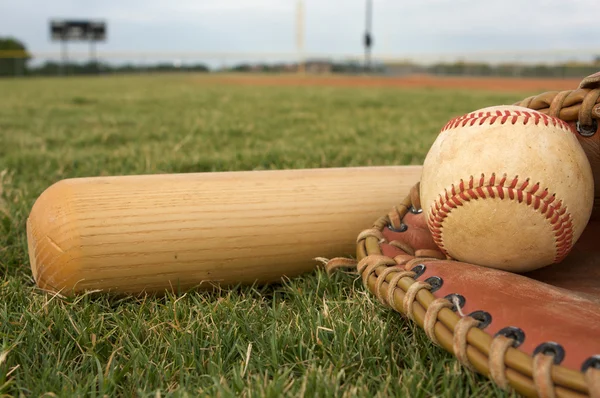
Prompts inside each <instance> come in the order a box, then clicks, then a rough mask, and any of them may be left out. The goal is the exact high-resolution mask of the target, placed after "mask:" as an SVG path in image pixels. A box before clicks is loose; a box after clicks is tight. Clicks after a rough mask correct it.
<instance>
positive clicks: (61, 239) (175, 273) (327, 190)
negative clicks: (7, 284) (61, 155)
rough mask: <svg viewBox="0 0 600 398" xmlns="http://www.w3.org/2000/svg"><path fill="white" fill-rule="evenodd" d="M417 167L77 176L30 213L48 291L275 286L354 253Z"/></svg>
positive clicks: (37, 265) (35, 257)
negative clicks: (360, 238)
mask: <svg viewBox="0 0 600 398" xmlns="http://www.w3.org/2000/svg"><path fill="white" fill-rule="evenodd" d="M420 172H421V167H420V166H383V167H353V168H335V169H305V170H277V171H241V172H215V173H191V174H168V175H167V174H163V175H143V176H115V177H90V178H75V179H67V180H63V181H59V182H57V183H56V184H54V185H52V186H51V187H49V188H48V189H47V190H46V191H45V192H43V193H42V195H40V197H39V198H38V200H37V201H36V203H35V204H34V206H33V208H32V211H31V214H30V217H29V219H28V221H27V235H28V244H29V254H30V262H31V269H32V272H33V276H34V278H35V280H36V282H37V284H38V285H39V286H40V287H41V288H43V289H46V290H50V291H61V293H62V294H67V295H69V294H74V293H77V292H82V291H85V290H98V289H99V290H106V291H112V292H123V293H133V292H141V291H147V292H156V291H164V290H169V289H182V290H186V289H189V288H193V287H198V286H199V285H200V284H202V283H203V284H204V285H205V286H206V287H209V286H210V285H211V283H217V284H221V285H228V284H237V283H254V282H258V283H269V282H275V281H278V280H280V279H281V278H282V277H284V276H285V277H293V276H296V275H299V274H302V273H304V272H308V271H311V270H313V269H314V268H315V266H316V262H315V261H314V260H313V258H315V257H333V256H343V255H346V256H347V255H351V254H353V253H354V250H355V241H356V236H357V235H358V233H360V231H362V230H363V229H364V228H365V227H368V226H369V225H371V223H372V222H373V221H375V220H376V219H377V218H378V217H380V215H381V214H382V213H385V212H386V211H388V210H390V209H391V208H392V207H393V206H394V205H396V204H397V203H399V201H400V200H401V199H402V198H403V197H404V196H405V195H406V194H407V193H408V192H409V190H410V188H411V186H412V185H414V184H415V183H416V182H417V181H418V180H419V177H420Z"/></svg>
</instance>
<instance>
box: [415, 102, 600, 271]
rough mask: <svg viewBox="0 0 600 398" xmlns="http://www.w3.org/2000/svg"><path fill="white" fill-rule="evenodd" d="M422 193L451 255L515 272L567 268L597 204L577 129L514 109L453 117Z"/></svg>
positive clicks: (436, 146)
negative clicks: (563, 265)
mask: <svg viewBox="0 0 600 398" xmlns="http://www.w3.org/2000/svg"><path fill="white" fill-rule="evenodd" d="M420 188H421V191H420V195H421V197H420V199H421V205H422V208H423V213H424V215H425V217H426V220H427V225H428V227H429V229H430V231H431V233H432V235H433V238H434V240H435V242H436V243H437V245H438V246H439V247H440V249H441V250H443V251H444V252H445V253H446V255H447V256H449V257H450V258H452V259H455V260H458V261H463V262H468V263H473V264H477V265H481V266H487V267H491V268H498V269H503V270H506V271H512V272H526V271H531V270H534V269H538V268H541V267H544V266H547V265H550V264H553V263H557V262H561V261H562V260H563V259H564V258H565V257H566V256H567V255H568V254H569V252H570V251H571V249H572V248H573V245H574V244H575V242H576V241H577V239H579V237H580V236H581V233H582V232H583V230H584V228H585V226H586V225H587V223H588V220H589V218H590V215H591V212H592V206H593V199H594V182H593V177H592V169H591V166H590V164H589V161H588V159H587V157H586V155H585V153H584V151H583V149H582V148H581V146H580V144H579V143H578V141H577V138H576V136H575V133H574V132H573V131H572V130H571V128H570V127H569V126H568V125H567V124H566V123H565V122H564V121H562V120H560V119H558V118H554V117H551V116H547V115H545V114H543V113H541V112H537V111H534V110H531V109H528V108H524V107H520V106H512V105H504V106H493V107H489V108H483V109H480V110H477V111H475V112H471V113H468V114H466V115H463V116H460V117H457V118H455V119H452V120H450V121H449V122H448V123H447V124H446V125H445V126H444V127H443V128H442V130H441V132H440V134H439V136H438V137H437V138H436V140H435V142H434V143H433V145H432V147H431V148H430V150H429V152H428V154H427V156H426V159H425V161H424V163H423V171H422V177H421V187H420Z"/></svg>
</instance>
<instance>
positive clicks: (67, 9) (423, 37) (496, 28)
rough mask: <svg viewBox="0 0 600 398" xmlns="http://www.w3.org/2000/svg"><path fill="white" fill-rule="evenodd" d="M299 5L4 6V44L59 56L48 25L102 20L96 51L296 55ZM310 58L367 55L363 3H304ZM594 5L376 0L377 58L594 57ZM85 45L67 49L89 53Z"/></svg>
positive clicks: (118, 0)
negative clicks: (102, 38)
mask: <svg viewBox="0 0 600 398" xmlns="http://www.w3.org/2000/svg"><path fill="white" fill-rule="evenodd" d="M298 1H299V0H170V1H167V0H102V1H91V0H51V1H47V0H45V1H43V0H0V37H1V36H13V37H16V38H17V39H19V40H21V41H23V42H24V43H25V45H26V46H27V48H28V49H29V50H30V51H32V52H34V53H36V52H56V53H57V54H59V53H60V45H59V44H58V43H56V42H52V41H51V40H50V36H49V21H50V19H52V18H67V19H68V18H74V19H102V20H105V21H106V23H107V27H108V39H107V41H106V42H104V43H100V44H98V46H97V51H98V52H99V53H100V54H101V53H102V52H105V53H107V54H108V53H110V52H113V53H114V52H129V53H139V52H164V53H172V52H222V53H238V52H242V53H251V52H254V53H265V52H268V53H280V52H281V53H294V52H295V51H296V33H297V32H296V9H297V4H298ZM302 3H303V4H304V49H305V52H306V53H309V54H324V55H325V54H327V55H331V56H344V55H350V56H355V55H356V56H359V55H361V54H362V53H363V51H364V47H363V34H364V31H365V8H366V6H365V4H366V0H302ZM598 15H600V1H597V0H546V1H540V0H502V1H494V2H492V1H486V0H420V1H419V0H413V1H403V0H373V37H374V46H373V54H374V56H375V57H377V55H385V56H394V57H398V58H401V57H404V56H414V55H418V54H427V55H430V54H449V56H455V57H460V56H462V55H463V54H468V53H480V52H484V53H488V52H506V53H519V54H520V55H518V57H528V54H533V53H538V52H546V51H548V52H552V51H564V50H569V51H573V52H577V51H576V50H584V51H582V52H586V51H589V50H590V49H591V50H595V49H598V51H597V52H598V53H600V23H598ZM87 49H88V47H87V46H86V45H83V44H69V50H70V51H72V52H74V53H76V52H82V53H83V54H85V53H86V51H87Z"/></svg>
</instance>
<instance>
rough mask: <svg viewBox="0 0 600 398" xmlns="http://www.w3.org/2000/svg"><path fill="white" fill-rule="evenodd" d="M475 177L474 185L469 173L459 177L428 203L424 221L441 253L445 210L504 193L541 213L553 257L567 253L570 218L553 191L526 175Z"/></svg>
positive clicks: (556, 259) (571, 233)
mask: <svg viewBox="0 0 600 398" xmlns="http://www.w3.org/2000/svg"><path fill="white" fill-rule="evenodd" d="M478 180H479V181H477V182H478V184H477V185H475V184H476V179H475V178H474V177H473V176H471V178H470V179H469V180H468V183H467V184H465V182H464V181H463V180H460V183H458V184H457V186H455V185H454V184H452V188H451V189H450V192H448V190H447V189H445V190H444V193H443V194H442V195H439V198H438V199H437V200H436V201H435V203H434V206H432V210H431V211H430V213H429V218H428V223H429V225H430V227H431V234H432V236H433V240H434V241H435V243H436V244H437V245H438V247H439V248H440V249H441V250H442V251H443V252H444V253H445V254H447V255H449V254H448V252H447V250H446V248H445V247H444V242H443V240H442V224H443V223H444V219H445V218H446V217H448V214H450V212H452V210H453V209H456V208H457V207H458V206H462V205H463V204H464V203H465V202H469V201H471V200H481V199H487V198H488V197H490V198H494V197H496V195H497V196H498V197H499V198H501V199H505V198H506V197H508V198H509V199H510V200H515V201H517V202H518V203H525V204H526V205H527V206H531V207H532V208H533V209H534V210H537V211H539V212H540V213H541V214H542V215H544V216H545V217H546V219H547V220H548V221H550V226H551V228H552V232H553V233H554V237H555V241H556V254H555V257H554V261H555V262H560V261H562V260H563V259H564V258H565V257H566V256H567V254H568V253H569V251H570V250H571V247H572V246H573V220H572V217H571V214H570V213H569V212H568V211H567V208H566V207H565V206H564V204H563V203H562V201H560V200H558V201H557V200H556V197H555V196H554V195H549V192H548V189H547V188H546V189H543V190H541V191H540V184H539V182H538V183H536V184H533V185H531V184H530V181H529V179H526V180H525V181H522V180H519V177H518V176H517V177H515V178H513V179H512V180H507V178H506V175H504V176H503V177H502V179H500V181H498V182H496V175H495V174H492V176H491V177H490V178H489V179H488V180H486V178H485V176H484V175H483V174H482V175H481V178H479V179H478ZM517 186H518V187H517Z"/></svg>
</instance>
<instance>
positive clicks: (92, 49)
mask: <svg viewBox="0 0 600 398" xmlns="http://www.w3.org/2000/svg"><path fill="white" fill-rule="evenodd" d="M90 60H91V63H92V68H94V72H96V73H97V72H98V62H96V41H95V40H94V39H93V38H92V39H90Z"/></svg>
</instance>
